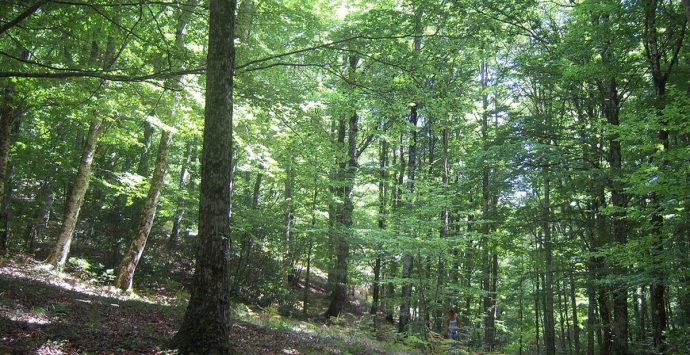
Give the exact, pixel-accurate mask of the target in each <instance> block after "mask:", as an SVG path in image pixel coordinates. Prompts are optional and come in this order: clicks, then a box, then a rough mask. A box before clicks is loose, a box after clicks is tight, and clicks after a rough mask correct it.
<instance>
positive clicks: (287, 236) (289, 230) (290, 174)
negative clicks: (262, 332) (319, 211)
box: [283, 152, 296, 283]
mask: <svg viewBox="0 0 690 355" xmlns="http://www.w3.org/2000/svg"><path fill="white" fill-rule="evenodd" d="M288 154H289V155H290V156H289V157H288V166H287V168H286V169H285V170H286V172H285V173H286V176H285V193H284V195H283V196H284V198H285V215H284V221H285V229H284V230H283V271H284V272H285V275H286V276H287V277H286V280H287V282H288V283H293V282H295V281H296V280H295V279H294V275H293V274H294V269H293V266H292V258H293V255H292V248H291V246H292V238H293V237H294V236H293V235H292V234H293V224H294V223H295V214H294V212H293V210H292V190H293V188H294V185H295V169H294V166H293V158H292V155H291V153H289V152H288Z"/></svg>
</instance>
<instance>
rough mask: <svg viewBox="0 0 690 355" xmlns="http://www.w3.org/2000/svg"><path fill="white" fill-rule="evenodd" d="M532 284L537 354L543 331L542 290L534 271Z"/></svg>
mask: <svg viewBox="0 0 690 355" xmlns="http://www.w3.org/2000/svg"><path fill="white" fill-rule="evenodd" d="M532 284H533V285H534V289H533V292H532V293H533V295H534V336H535V342H534V344H535V346H536V348H537V349H536V350H537V354H539V353H540V351H541V350H540V342H539V333H540V330H541V327H540V326H539V320H540V319H541V315H540V307H539V295H540V294H541V290H540V289H539V272H538V271H537V270H536V268H535V270H534V280H533V281H532Z"/></svg>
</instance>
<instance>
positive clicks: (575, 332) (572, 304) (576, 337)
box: [568, 270, 580, 355]
mask: <svg viewBox="0 0 690 355" xmlns="http://www.w3.org/2000/svg"><path fill="white" fill-rule="evenodd" d="M568 278H569V281H570V307H572V313H573V343H575V354H576V355H580V325H579V324H580V322H579V321H578V315H577V299H576V298H575V278H574V277H573V272H572V270H571V271H570V272H569V273H568Z"/></svg>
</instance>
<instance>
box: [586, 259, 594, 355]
mask: <svg viewBox="0 0 690 355" xmlns="http://www.w3.org/2000/svg"><path fill="white" fill-rule="evenodd" d="M591 264H592V263H591V262H590V263H588V270H589V272H588V274H587V355H594V333H595V332H596V329H595V324H596V321H595V319H594V318H595V317H596V316H595V312H594V306H595V305H596V295H595V291H594V285H593V283H592V280H593V279H594V277H595V276H594V275H593V273H594V270H593V267H592V265H591Z"/></svg>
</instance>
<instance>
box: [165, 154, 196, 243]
mask: <svg viewBox="0 0 690 355" xmlns="http://www.w3.org/2000/svg"><path fill="white" fill-rule="evenodd" d="M194 146H195V144H194V142H193V141H191V142H188V143H187V147H186V148H185V153H184V158H183V159H182V167H181V168H180V176H179V179H178V183H177V186H178V187H179V188H180V190H182V189H184V188H185V187H186V186H187V183H188V182H189V164H190V163H191V158H192V150H193V149H194V148H195V147H194ZM183 204H184V199H183V198H180V199H178V200H177V210H176V211H175V215H174V216H173V225H172V229H171V230H170V238H169V239H168V250H171V251H173V250H175V249H176V248H177V243H178V241H179V239H180V229H181V226H182V218H183V217H184V212H185V209H184V208H183Z"/></svg>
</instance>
